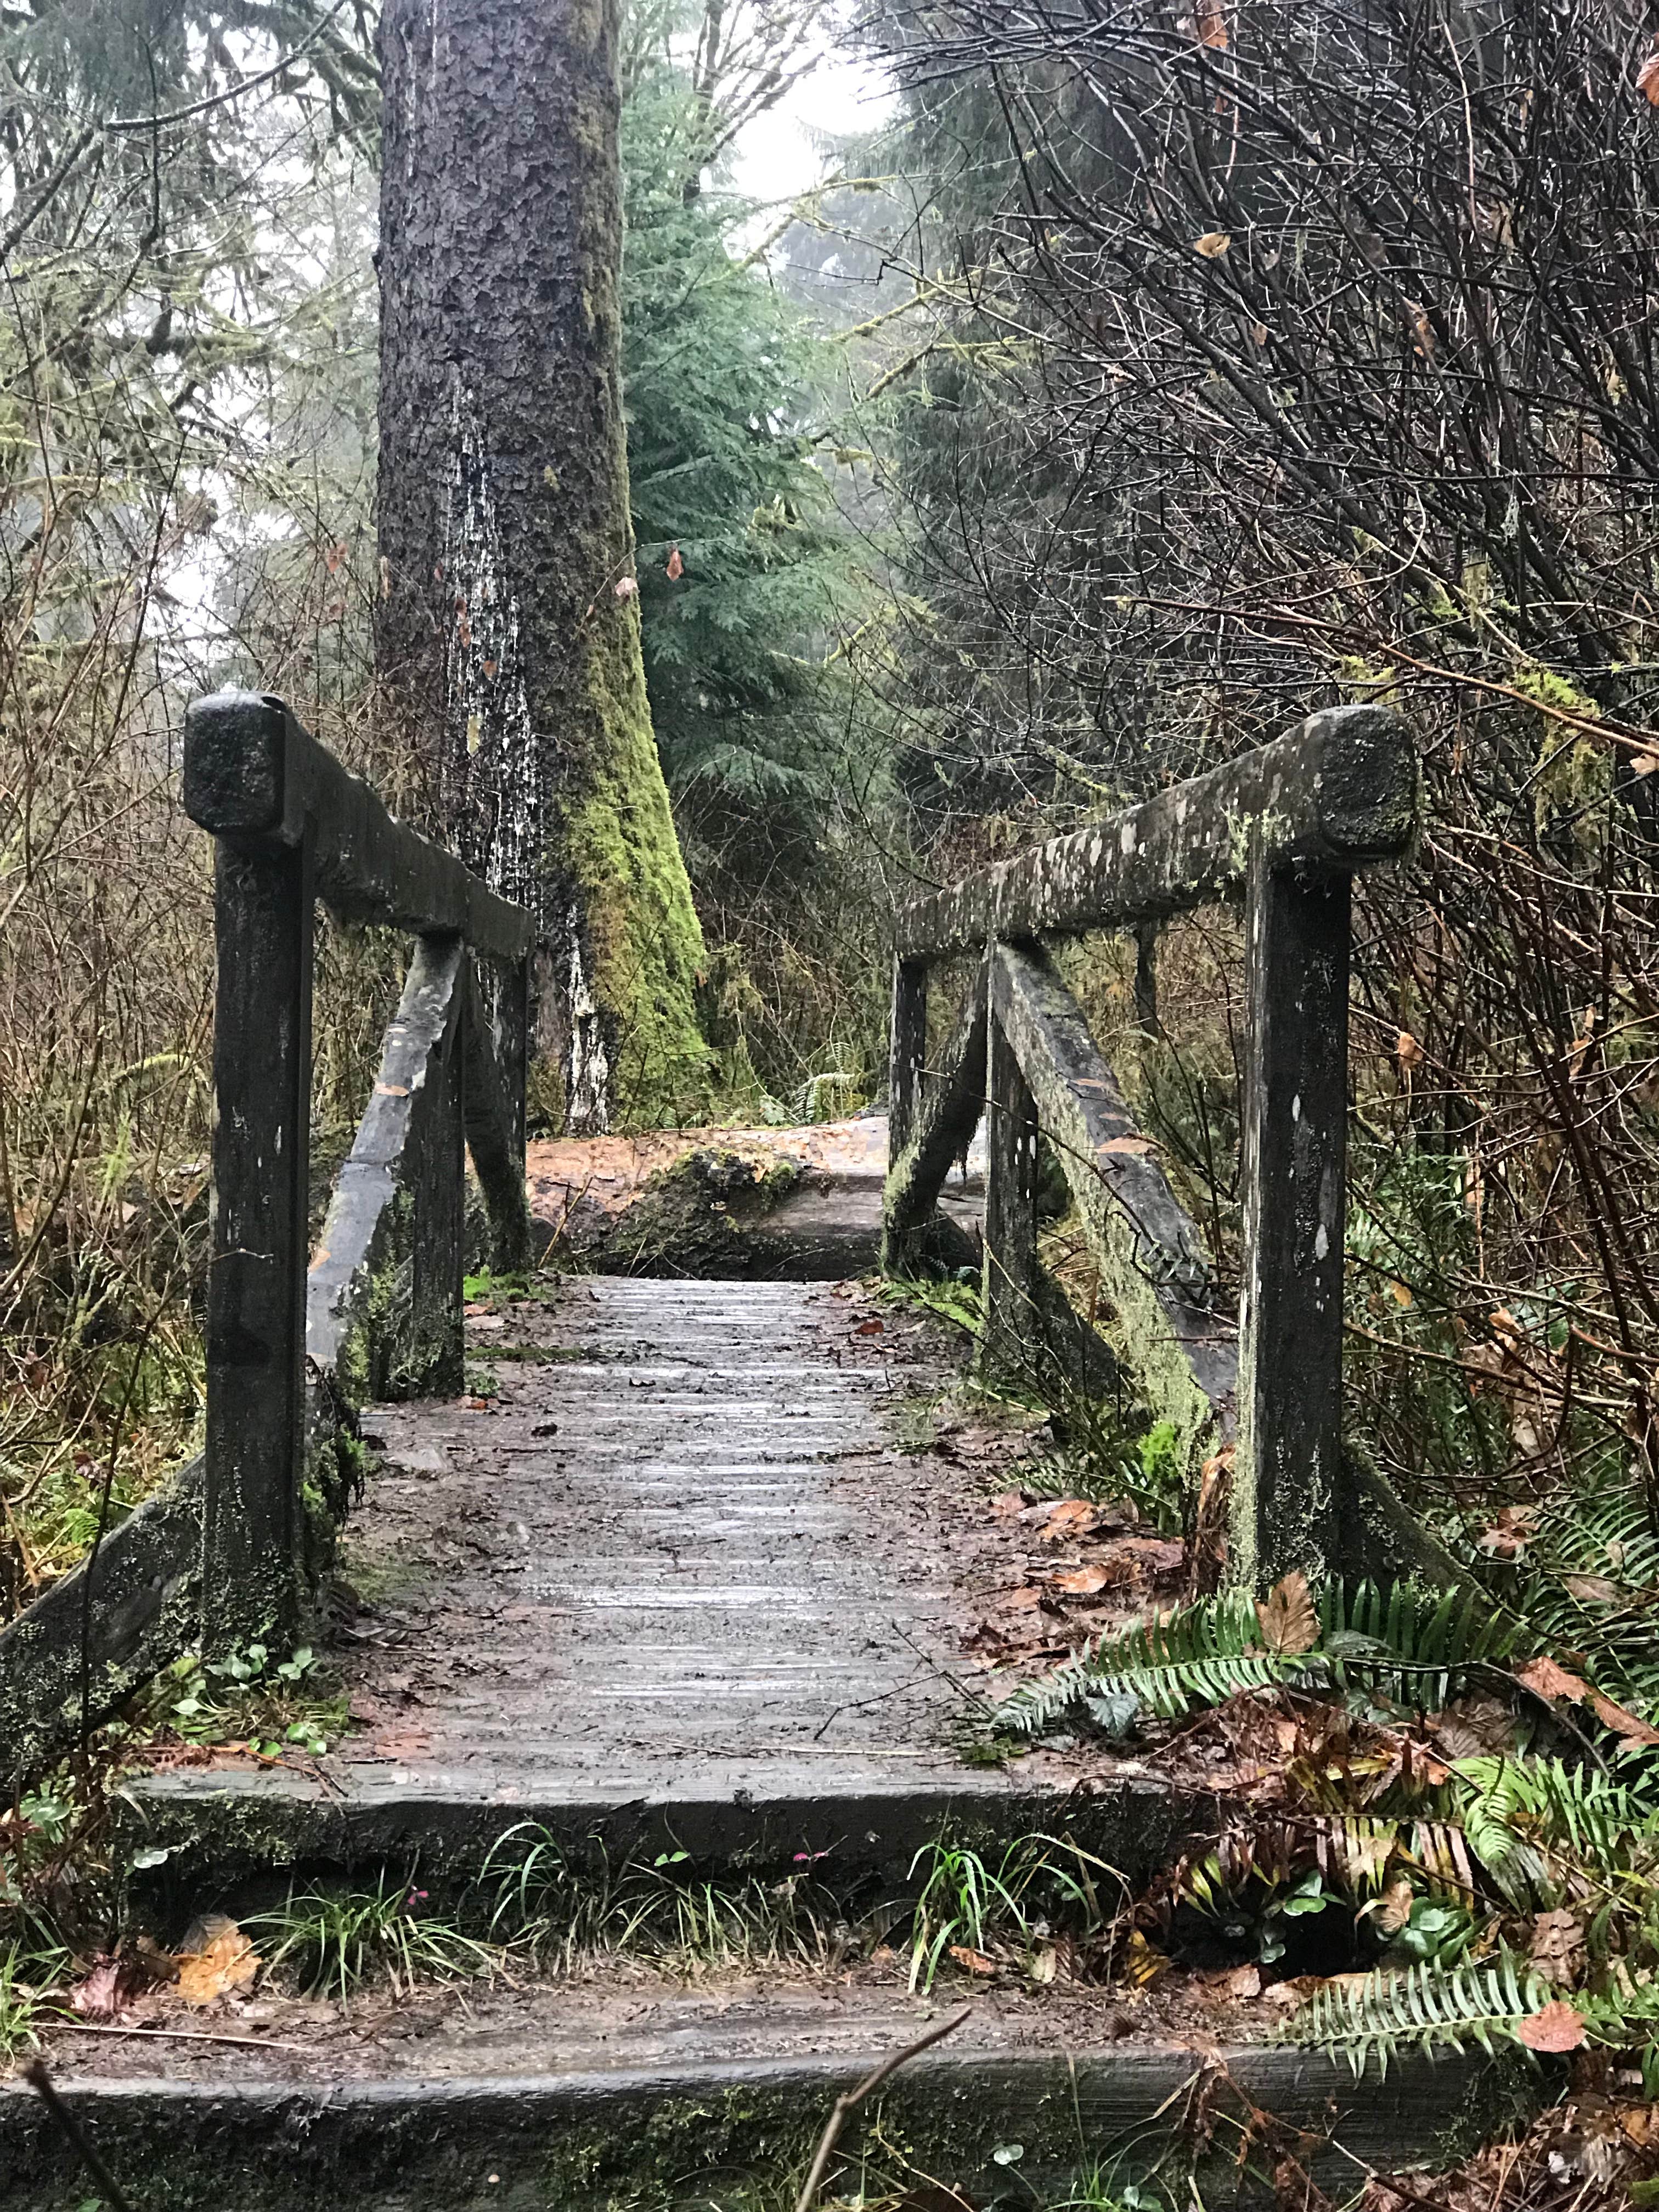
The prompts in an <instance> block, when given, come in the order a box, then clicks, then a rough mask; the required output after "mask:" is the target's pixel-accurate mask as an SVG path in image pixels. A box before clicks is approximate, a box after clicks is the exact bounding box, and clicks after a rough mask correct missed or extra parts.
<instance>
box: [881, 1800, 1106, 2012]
mask: <svg viewBox="0 0 1659 2212" xmlns="http://www.w3.org/2000/svg"><path fill="white" fill-rule="evenodd" d="M922 1869H925V1872H924V1873H923V1875H922V1884H921V1892H920V1893H919V1895H918V1897H917V1899H916V1901H915V1908H914V1911H913V1913H912V1917H911V1923H910V1987H911V1988H912V1989H913V1990H915V1989H922V1990H931V1989H932V1988H933V1983H934V1980H935V1978H936V1977H937V1976H938V1974H939V1970H940V1968H941V1966H943V1965H944V1964H945V1960H946V1959H947V1958H948V1956H949V1955H950V1953H951V1950H952V1949H953V1948H957V1949H963V1950H969V1951H975V1952H979V1953H983V1952H985V1951H986V1950H987V1947H989V1946H990V1945H992V1944H994V1943H1006V1942H1013V1943H1015V1944H1017V1945H1018V1948H1020V1949H1021V1950H1022V1951H1023V1952H1024V1955H1025V1963H1026V1964H1027V1965H1028V1966H1030V1965H1031V1964H1032V1962H1033V1952H1034V1948H1035V1946H1036V1944H1037V1942H1039V1941H1040V1940H1041V1939H1042V1937H1044V1936H1048V1934H1050V1933H1051V1932H1052V1931H1053V1929H1054V1928H1055V1927H1056V1926H1058V1925H1060V1924H1064V1925H1065V1926H1066V1928H1067V1929H1069V1930H1071V1931H1072V1932H1074V1933H1075V1934H1076V1935H1078V1936H1091V1935H1094V1934H1096V1933H1097V1932H1098V1931H1099V1930H1100V1929H1102V1928H1103V1926H1104V1925H1105V1924H1106V1921H1107V1919H1108V1917H1109V1915H1108V1913H1107V1911H1106V1909H1105V1906H1104V1904H1103V1899H1102V1897H1101V1883H1100V1880H1099V1877H1101V1876H1104V1877H1106V1878H1107V1880H1108V1881H1111V1882H1112V1883H1114V1884H1121V1876H1119V1875H1117V1874H1115V1871H1114V1870H1113V1869H1111V1868H1110V1867H1109V1866H1108V1865H1107V1864H1106V1863H1105V1862H1104V1860H1103V1859H1099V1858H1097V1857H1094V1856H1093V1854H1092V1853H1091V1852H1089V1851H1085V1850H1082V1849H1081V1848H1080V1847H1079V1845H1078V1844H1074V1843H1073V1842H1072V1841H1071V1839H1070V1838H1061V1837H1058V1836H1047V1835H1028V1836H1019V1837H1016V1838H1014V1840H1013V1841H1012V1843H1007V1844H1002V1845H1000V1847H996V1848H994V1849H990V1850H978V1849H976V1848H975V1847H974V1846H973V1845H971V1844H965V1843H963V1842H961V1841H960V1840H959V1839H957V1838H955V1837H953V1836H951V1834H949V1833H948V1832H946V1833H945V1834H944V1835H941V1836H939V1837H938V1838H935V1840H934V1841H933V1843H931V1844H924V1845H923V1847H922V1848H921V1850H919V1851H918V1852H917V1853H916V1856H915V1858H914V1859H913V1860H912V1861H911V1863H910V1874H911V1878H912V1879H913V1880H914V1879H915V1875H916V1874H917V1873H918V1872H919V1871H921V1870H922Z"/></svg>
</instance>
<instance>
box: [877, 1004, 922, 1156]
mask: <svg viewBox="0 0 1659 2212" xmlns="http://www.w3.org/2000/svg"><path fill="white" fill-rule="evenodd" d="M890 1054H891V1057H890V1061H889V1066H888V1079H887V1163H888V1165H889V1166H891V1165H892V1164H893V1163H894V1162H895V1161H896V1159H897V1158H898V1156H899V1154H900V1153H901V1152H902V1151H903V1150H904V1147H905V1146H907V1145H908V1143H909V1141H910V1139H911V1138H912V1137H913V1136H914V1135H915V1127H916V1116H917V1115H918V1113H919V1112H920V1111H921V1071H922V1066H923V1064H924V1062H925V1060H926V1059H927V962H926V961H925V960H896V961H895V962H894V963H893V1033H892V1042H891V1045H890Z"/></svg>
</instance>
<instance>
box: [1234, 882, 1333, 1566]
mask: <svg viewBox="0 0 1659 2212" xmlns="http://www.w3.org/2000/svg"><path fill="white" fill-rule="evenodd" d="M1351 890H1352V886H1351V883H1350V879H1349V878H1347V877H1346V876H1340V877H1335V878H1329V879H1325V880H1314V881H1308V880H1304V879H1302V878H1299V877H1297V875H1296V874H1295V873H1293V872H1290V871H1288V870H1275V869H1273V868H1271V867H1268V866H1264V865H1263V864H1262V863H1261V860H1260V858H1259V857H1257V858H1255V859H1253V860H1252V863H1251V866H1250V872H1249V883H1248V886H1247V890H1246V898H1245V956H1244V957H1245V968H1246V985H1247V989H1248V993H1249V1009H1248V1017H1247V1021H1246V1028H1245V1041H1244V1077H1243V1140H1242V1147H1241V1163H1240V1164H1241V1175H1242V1180H1243V1217H1244V1218H1243V1241H1244V1283H1243V1295H1242V1299H1241V1305H1240V1316H1239V1377H1238V1383H1239V1388H1238V1407H1239V1420H1238V1448H1237V1465H1236V1466H1235V1468H1234V1471H1233V1490H1232V1508H1231V1535H1230V1541H1229V1550H1228V1574H1229V1577H1231V1579H1232V1580H1233V1581H1235V1582H1237V1583H1240V1584H1243V1585H1244V1586H1246V1587H1253V1588H1255V1589H1261V1588H1264V1587H1266V1586H1267V1584H1269V1583H1273V1582H1275V1581H1277V1580H1278V1578H1279V1577H1280V1576H1281V1575H1283V1574H1285V1573H1287V1572H1288V1571H1290V1570H1291V1569H1292V1568H1300V1569H1301V1570H1302V1571H1304V1572H1305V1573H1306V1574H1308V1575H1309V1576H1310V1577H1311V1576H1314V1575H1316V1574H1317V1573H1319V1572H1321V1571H1324V1570H1325V1569H1326V1568H1327V1566H1328V1564H1329V1563H1332V1562H1336V1561H1340V1559H1343V1558H1344V1557H1346V1555H1347V1553H1349V1551H1350V1550H1351V1549H1352V1534H1353V1532H1352V1525H1351V1512H1350V1508H1349V1504H1348V1500H1347V1496H1346V1490H1347V1486H1346V1480H1345V1476H1344V1470H1343V1464H1342V1243H1343V1234H1344V1227H1345V1216H1346V1176H1347V1103H1348V1102H1347V1075H1348V951H1349V921H1350V906H1351Z"/></svg>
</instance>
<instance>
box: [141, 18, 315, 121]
mask: <svg viewBox="0 0 1659 2212" xmlns="http://www.w3.org/2000/svg"><path fill="white" fill-rule="evenodd" d="M345 4H346V0H335V4H334V5H333V7H331V9H329V11H328V13H327V15H325V16H324V18H323V20H322V21H321V22H320V23H316V24H313V26H312V27H311V29H310V30H308V31H307V33H306V35H305V36H304V38H303V39H301V41H300V43H299V45H298V46H290V47H289V51H288V52H287V53H285V54H284V55H283V58H282V59H281V60H280V61H275V62H273V63H272V64H271V65H270V68H269V69H264V70H260V71H259V72H258V75H257V76H245V77H242V78H240V79H239V81H238V82H236V83H235V84H233V85H231V86H230V87H229V88H228V89H227V90H226V91H224V92H214V93H210V94H208V96H207V98H206V99H205V100H192V101H191V104H190V106H188V107H175V108H174V109H173V112H172V113H171V114H170V115H112V117H111V118H110V119H109V120H108V122H107V123H106V124H105V125H104V128H105V130H106V131H165V130H166V129H167V125H169V124H172V123H188V122H189V121H190V120H191V117H192V116H197V115H207V114H209V113H210V112H211V111H212V110H213V109H214V108H216V107H224V106H228V104H229V102H230V101H231V100H240V98H241V96H242V94H244V93H245V92H252V91H255V90H256V89H257V88H258V87H259V86H260V85H262V84H269V83H270V80H271V79H272V77H274V76H281V75H282V74H283V70H289V69H292V68H293V66H294V64H295V62H297V61H298V60H299V58H300V57H301V54H303V53H306V52H308V51H309V49H310V48H311V47H313V46H315V45H316V43H317V41H318V40H319V39H320V38H321V37H322V35H323V33H324V32H325V30H327V28H328V27H329V25H330V24H331V22H332V21H334V18H335V17H336V16H337V15H338V14H339V13H340V10H341V9H343V7H344V6H345Z"/></svg>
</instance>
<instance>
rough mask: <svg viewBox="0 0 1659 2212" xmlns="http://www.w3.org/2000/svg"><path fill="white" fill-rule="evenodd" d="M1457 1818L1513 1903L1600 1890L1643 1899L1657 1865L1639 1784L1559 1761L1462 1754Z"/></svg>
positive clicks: (1653, 1830)
mask: <svg viewBox="0 0 1659 2212" xmlns="http://www.w3.org/2000/svg"><path fill="white" fill-rule="evenodd" d="M1456 1777H1457V1796H1458V1818H1459V1819H1460V1820H1461V1822H1462V1828H1463V1832H1464V1834H1465V1836H1466V1837H1467V1838H1468V1844H1469V1848H1470V1850H1472V1851H1473V1852H1474V1856H1475V1857H1476V1858H1477V1859H1478V1860H1479V1861H1480V1864H1481V1866H1482V1868H1483V1869H1485V1871H1486V1874H1487V1875H1489V1876H1490V1877H1491V1879H1492V1883H1493V1885H1494V1887H1496V1889H1497V1890H1498V1894H1499V1895H1500V1896H1501V1897H1502V1898H1503V1899H1504V1901H1505V1902H1506V1903H1507V1904H1509V1905H1510V1906H1511V1907H1512V1908H1513V1909H1514V1910H1515V1911H1520V1912H1533V1911H1541V1910H1545V1909H1547V1908H1549V1907H1552V1906H1554V1905H1559V1904H1560V1903H1561V1902H1562V1901H1563V1899H1564V1898H1565V1897H1566V1896H1568V1895H1569V1894H1571V1895H1576V1896H1583V1894H1585V1893H1586V1892H1587V1891H1588V1892H1589V1893H1592V1894H1595V1893H1600V1894H1601V1896H1602V1897H1603V1898H1604V1899H1607V1900H1608V1901H1609V1902H1610V1903H1620V1902H1622V1903H1623V1904H1624V1905H1626V1907H1628V1906H1630V1905H1638V1906H1639V1905H1644V1904H1645V1902H1646V1901H1647V1900H1648V1899H1650V1896H1651V1882H1652V1875H1653V1873H1654V1871H1655V1869H1656V1866H1659V1805H1656V1801H1655V1798H1654V1796H1653V1793H1652V1789H1651V1784H1650V1786H1649V1787H1648V1788H1647V1789H1646V1790H1643V1789H1640V1788H1638V1787H1633V1786H1632V1784H1628V1783H1625V1782H1620V1781H1618V1780H1616V1779H1615V1778H1613V1776H1612V1775H1609V1774H1604V1773H1599V1772H1597V1771H1595V1770H1594V1769H1593V1768H1586V1767H1572V1766H1569V1765H1566V1764H1565V1761H1564V1760H1562V1759H1494V1758H1486V1759H1460V1760H1459V1761H1458V1763H1457V1767H1456Z"/></svg>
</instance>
